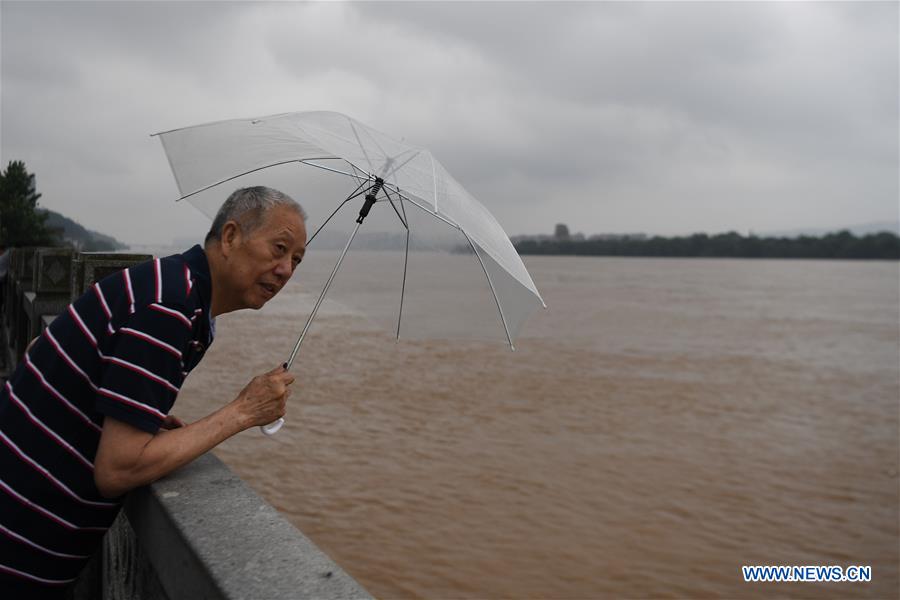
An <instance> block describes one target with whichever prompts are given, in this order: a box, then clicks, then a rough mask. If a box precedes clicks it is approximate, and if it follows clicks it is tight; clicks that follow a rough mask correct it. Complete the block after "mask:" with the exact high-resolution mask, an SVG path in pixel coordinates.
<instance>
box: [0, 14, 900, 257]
mask: <svg viewBox="0 0 900 600" xmlns="http://www.w3.org/2000/svg"><path fill="white" fill-rule="evenodd" d="M897 13H898V5H896V4H893V3H852V2H848V3H724V2H723V3H709V2H706V3H696V4H695V3H611V2H603V3H581V2H577V3H576V2H573V3H535V2H528V3H513V2H497V3H442V2H427V3H407V2H398V3H390V2H378V3H365V2H363V3H312V4H310V3H302V4H300V3H297V4H295V3H272V4H268V3H255V2H248V3H211V2H199V3H172V2H162V3H156V2H153V3H132V2H121V3H116V2H102V3H81V2H79V3H17V2H3V3H2V4H0V19H2V21H0V23H2V25H0V26H2V38H0V39H2V42H0V52H2V55H0V58H2V71H0V79H2V91H0V100H2V105H0V127H2V129H0V136H2V138H0V155H2V160H3V161H4V164H5V161H7V160H12V159H22V160H25V161H26V164H27V165H28V166H29V168H30V169H32V170H33V171H35V172H36V173H37V174H38V185H39V189H40V191H42V192H43V193H44V198H43V203H44V205H46V206H48V207H50V208H53V209H55V210H59V211H61V212H63V213H65V214H67V215H70V216H72V217H74V218H76V219H78V220H80V221H81V222H82V223H84V224H85V225H86V226H89V227H92V228H96V229H101V230H104V231H106V232H109V233H112V234H114V235H117V236H119V237H121V238H124V239H126V240H130V241H135V242H144V243H160V242H162V243H165V242H168V240H169V239H170V238H173V237H183V236H186V235H191V234H194V233H195V232H197V231H202V229H203V228H205V226H206V221H205V220H204V219H203V218H201V217H199V216H198V215H197V214H195V213H194V212H193V211H191V210H189V209H187V207H184V206H177V205H175V204H174V203H172V200H173V198H174V196H175V187H174V184H173V182H172V181H171V175H170V174H169V173H168V167H167V165H166V163H165V158H164V156H163V154H162V150H161V148H160V147H159V144H158V142H157V141H156V140H155V139H152V138H149V137H148V135H147V134H148V133H151V132H154V131H159V130H165V129H169V128H173V127H179V126H184V125H189V124H194V123H199V122H205V121H211V120H217V119H222V118H232V117H243V116H255V115H264V114H270V113H277V112H284V111H291V110H314V109H331V110H338V111H341V112H346V113H348V114H351V115H352V116H354V117H356V118H358V119H360V120H362V121H364V122H367V123H369V124H370V125H372V126H374V127H376V128H379V129H382V130H384V131H387V132H390V133H392V134H395V135H397V136H398V137H406V138H408V139H409V140H410V141H412V142H414V143H418V144H421V145H424V146H427V147H429V148H430V149H431V150H432V151H433V152H434V153H435V155H436V156H438V158H439V159H440V160H441V161H442V162H443V163H444V164H445V165H446V166H447V167H448V169H449V170H450V172H451V173H453V174H454V175H455V176H456V177H457V179H459V180H460V181H461V182H462V183H463V184H464V185H466V187H467V188H469V189H470V190H471V191H472V192H473V194H475V195H476V197H478V198H480V199H482V200H483V201H484V203H485V204H486V205H487V206H488V207H489V208H490V209H491V210H492V212H494V213H495V215H496V216H497V217H498V219H499V220H500V222H501V223H502V224H503V225H504V226H505V227H506V229H507V231H508V232H510V233H511V234H516V233H523V232H538V231H547V230H549V229H550V227H552V224H553V223H555V222H557V221H566V222H568V223H569V224H570V227H572V228H573V229H576V230H583V231H586V232H596V231H630V230H646V231H651V232H661V233H680V232H688V231H694V230H708V231H720V230H726V229H738V230H743V231H746V230H747V229H754V230H777V229H790V228H795V227H807V226H831V227H833V226H840V225H849V224H854V223H859V222H866V221H876V220H887V219H896V218H897V212H898V206H897V198H898V194H900V190H898V161H900V157H898V140H897V131H898V108H897V107H898V87H900V85H898V58H897V57H898V53H900V48H898V38H900V35H898V25H897V22H898V19H897V17H898V14H897ZM523 207H527V210H522V209H523ZM123 209H125V210H127V211H128V212H127V216H126V214H123V213H122V212H121V211H122V210H123ZM127 217H132V218H127Z"/></svg>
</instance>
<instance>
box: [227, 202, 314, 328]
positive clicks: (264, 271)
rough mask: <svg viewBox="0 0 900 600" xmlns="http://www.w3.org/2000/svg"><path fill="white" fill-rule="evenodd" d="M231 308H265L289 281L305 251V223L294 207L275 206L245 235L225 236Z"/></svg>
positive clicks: (237, 233)
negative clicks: (260, 222) (258, 224)
mask: <svg viewBox="0 0 900 600" xmlns="http://www.w3.org/2000/svg"><path fill="white" fill-rule="evenodd" d="M225 237H226V239H223V250H224V247H226V246H227V252H228V257H227V262H228V285H227V287H228V290H227V293H228V295H229V298H228V300H229V302H227V304H228V305H230V307H231V308H230V310H238V309H241V308H262V306H263V305H264V304H265V303H266V302H268V301H269V300H271V299H272V298H273V297H274V296H275V294H277V293H278V292H279V291H281V288H282V287H284V285H285V284H286V283H287V282H288V280H289V279H290V278H291V275H293V273H294V269H295V268H296V267H297V265H298V264H299V263H300V260H301V259H302V258H303V254H304V253H305V252H306V225H305V224H304V222H303V218H302V217H301V216H300V215H299V214H298V213H297V212H296V211H295V210H293V209H292V208H289V207H286V206H276V207H274V208H271V209H269V211H268V212H267V213H266V214H265V215H264V217H263V222H262V224H261V225H260V226H259V227H257V228H256V229H254V230H253V231H251V232H250V234H249V235H247V234H245V233H244V232H242V231H241V230H240V228H236V231H235V232H234V235H233V236H227V235H226V236H225Z"/></svg>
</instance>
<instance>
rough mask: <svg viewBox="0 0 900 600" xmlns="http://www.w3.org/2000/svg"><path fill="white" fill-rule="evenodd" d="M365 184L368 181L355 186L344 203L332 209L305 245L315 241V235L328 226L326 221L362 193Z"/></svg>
mask: <svg viewBox="0 0 900 600" xmlns="http://www.w3.org/2000/svg"><path fill="white" fill-rule="evenodd" d="M366 183H368V181H363V182H362V183H360V184H359V186H357V188H356V189H355V190H353V191H352V192H350V195H349V196H347V198H346V199H344V201H343V202H341V203H340V204H339V205H338V207H337V208H336V209H334V212H332V213H331V214H330V215H329V216H328V218H327V219H325V222H324V223H322V224H321V225H319V228H318V229H316V231H315V233H313V234H312V237H311V238H309V239H308V240H306V245H307V246H309V244H310V243H311V242H312V241H313V240H314V239H315V237H316V236H317V235H319V232H320V231H322V229H323V228H324V227H325V226H326V225H328V221H330V220H331V218H332V217H333V216H334V215H336V214H337V213H338V211H339V210H341V209H342V208H344V205H345V204H347V203H348V202H349V201H351V200H353V199H354V198H356V197H357V196H359V195H360V194H361V193H362V192H361V191H360V190H361V189H362V187H363V186H364V185H365V184H366ZM363 191H368V190H363Z"/></svg>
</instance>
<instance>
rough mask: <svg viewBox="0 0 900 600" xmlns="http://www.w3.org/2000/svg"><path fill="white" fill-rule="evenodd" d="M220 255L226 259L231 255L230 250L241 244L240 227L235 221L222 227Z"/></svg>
mask: <svg viewBox="0 0 900 600" xmlns="http://www.w3.org/2000/svg"><path fill="white" fill-rule="evenodd" d="M221 239H222V243H221V246H222V255H223V256H225V258H228V255H229V254H231V252H232V250H234V249H235V248H236V247H237V246H238V245H240V243H241V226H240V225H238V224H237V222H236V221H228V222H227V223H225V225H224V226H222V238H221Z"/></svg>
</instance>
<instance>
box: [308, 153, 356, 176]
mask: <svg viewBox="0 0 900 600" xmlns="http://www.w3.org/2000/svg"><path fill="white" fill-rule="evenodd" d="M311 160H322V159H320V158H304V159H302V160H298V161H297V162H299V163H302V164H304V165H309V166H311V167H316V168H317V169H325V170H326V171H331V172H332V173H340V174H341V175H347V176H348V177H353V178H354V179H357V180H358V179H359V178H358V177H357V176H356V174H355V173H348V172H347V171H341V170H340V169H333V168H331V167H326V166H325V165H320V164H318V163H314V162H309V161H311ZM348 164H349V163H348Z"/></svg>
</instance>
